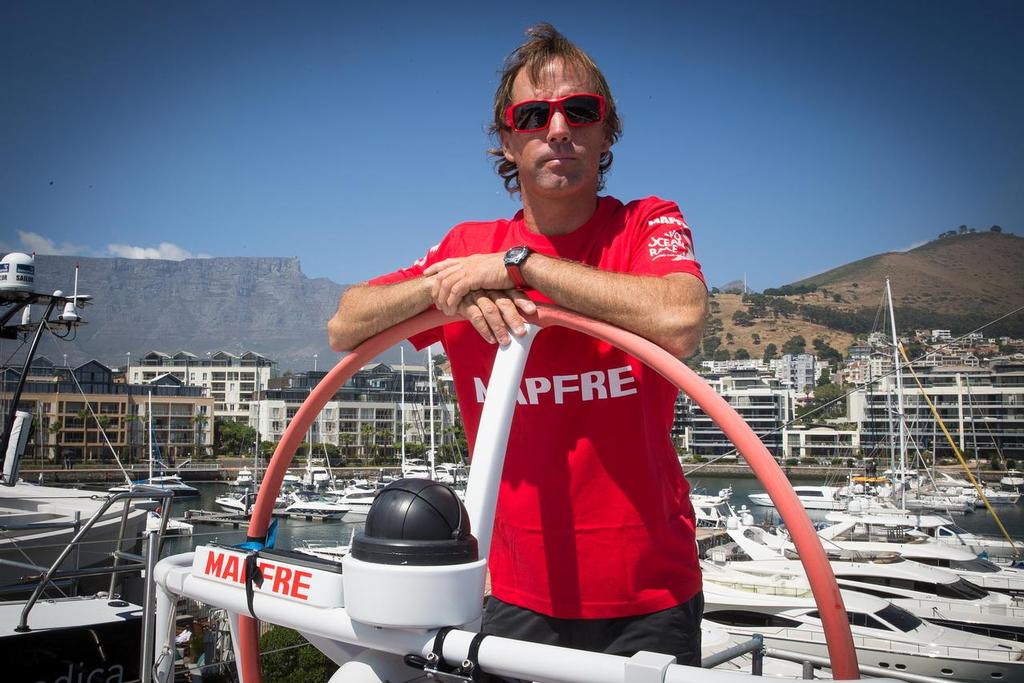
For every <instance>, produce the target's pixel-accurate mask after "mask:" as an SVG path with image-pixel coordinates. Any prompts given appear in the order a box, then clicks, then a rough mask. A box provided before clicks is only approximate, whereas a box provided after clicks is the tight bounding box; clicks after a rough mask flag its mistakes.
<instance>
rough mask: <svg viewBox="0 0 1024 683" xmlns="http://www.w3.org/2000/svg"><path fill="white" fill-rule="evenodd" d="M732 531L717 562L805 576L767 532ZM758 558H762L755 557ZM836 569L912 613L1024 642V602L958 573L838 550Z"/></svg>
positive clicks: (843, 580) (858, 587) (849, 586)
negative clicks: (728, 547) (771, 544)
mask: <svg viewBox="0 0 1024 683" xmlns="http://www.w3.org/2000/svg"><path fill="white" fill-rule="evenodd" d="M726 533H727V534H728V535H729V536H730V538H731V539H732V545H734V546H735V548H734V549H732V550H733V552H732V553H731V555H732V556H733V557H742V558H744V559H733V560H730V559H727V558H726V557H725V554H724V553H721V552H710V553H709V555H710V557H711V558H712V562H713V563H714V564H715V565H716V566H719V567H726V568H728V569H730V570H735V571H739V572H743V573H747V574H751V575H754V576H758V577H762V578H765V579H770V578H775V577H784V578H787V579H789V580H791V581H805V582H806V580H807V575H806V573H805V571H804V568H803V565H802V564H801V563H800V562H799V560H798V559H796V557H795V554H794V553H792V552H789V553H785V554H779V552H778V551H777V550H773V549H770V548H768V547H767V546H766V545H765V544H764V543H763V541H764V537H765V534H764V531H763V530H762V529H760V528H758V527H751V526H749V525H744V526H740V525H737V524H728V525H727V529H726ZM752 557H756V558H758V559H750V558H752ZM830 564H831V566H832V571H833V573H834V574H835V576H836V580H837V581H838V582H839V586H840V588H842V589H844V590H849V591H856V592H859V593H864V594H867V595H873V596H875V597H879V598H883V599H886V600H888V601H890V602H891V603H892V604H894V605H897V606H899V607H902V608H903V609H906V610H907V611H908V612H910V613H911V614H914V615H915V616H917V617H919V618H921V619H924V620H926V621H931V622H933V623H937V624H939V625H941V626H948V627H950V628H955V629H958V630H962V631H970V632H972V633H980V634H982V635H990V636H993V637H997V638H1004V639H1010V640H1019V641H1024V604H1022V603H1019V602H1018V601H1017V600H1015V599H1014V598H1012V597H1010V596H1008V595H1006V594H1003V593H993V592H989V591H988V590H986V589H984V588H982V587H980V586H978V585H976V584H974V583H972V582H971V581H970V580H968V579H964V578H962V577H960V576H957V575H956V574H952V573H950V572H945V571H942V570H940V569H937V568H934V567H929V566H927V565H923V564H919V563H917V562H913V561H909V560H905V559H904V558H902V557H900V556H899V555H895V554H889V555H877V556H875V557H872V558H860V557H857V556H856V555H850V554H847V555H833V556H832V557H831V558H830Z"/></svg>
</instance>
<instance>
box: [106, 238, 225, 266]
mask: <svg viewBox="0 0 1024 683" xmlns="http://www.w3.org/2000/svg"><path fill="white" fill-rule="evenodd" d="M107 253H108V254H110V255H111V256H120V257H121V258H134V259H165V260H167V261H184V260H185V259H189V258H209V255H208V254H193V253H192V252H190V251H189V250H188V249H183V248H182V247H179V246H178V245H177V244H172V243H171V242H161V243H160V244H159V245H158V246H156V247H136V246H132V245H130V244H108V245H107Z"/></svg>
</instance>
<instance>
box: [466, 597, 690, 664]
mask: <svg viewBox="0 0 1024 683" xmlns="http://www.w3.org/2000/svg"><path fill="white" fill-rule="evenodd" d="M703 615H704V594H703V593H697V595H695V596H693V597H692V598H690V599H689V600H688V601H686V602H684V603H683V604H681V605H676V606H675V607H670V608H668V609H664V610H661V611H660V612H652V613H651V614H640V615H637V616H633V617H619V618H617V619H556V618H555V617H549V616H547V615H544V614H539V613H537V612H534V611H532V610H528V609H526V608H524V607H516V606H515V605H510V604H509V603H507V602H502V601H501V600H498V599H497V598H495V597H494V596H491V597H489V598H487V604H486V605H484V616H483V625H482V627H481V629H480V630H481V631H483V632H484V633H489V634H491V635H496V636H502V637H505V638H516V639H518V640H526V641H530V642H533V643H543V644H545V645H559V646H561V647H571V648H576V649H578V650H589V651H591V652H603V653H605V654H610V655H621V656H623V657H632V656H633V655H635V654H636V653H637V652H639V651H641V650H647V651H648V652H659V653H662V654H667V655H673V656H674V657H675V658H676V663H678V664H687V665H690V666H700V659H701V657H700V621H701V617H703Z"/></svg>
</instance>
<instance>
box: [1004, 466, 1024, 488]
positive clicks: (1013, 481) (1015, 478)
mask: <svg viewBox="0 0 1024 683" xmlns="http://www.w3.org/2000/svg"><path fill="white" fill-rule="evenodd" d="M999 487H1000V488H1001V489H1003V490H1004V491H1016V492H1017V493H1024V472H1019V471H1017V470H1007V471H1006V474H1004V475H1003V476H1002V477H1001V478H1000V479H999Z"/></svg>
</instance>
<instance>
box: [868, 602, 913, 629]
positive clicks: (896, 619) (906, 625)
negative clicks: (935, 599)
mask: <svg viewBox="0 0 1024 683" xmlns="http://www.w3.org/2000/svg"><path fill="white" fill-rule="evenodd" d="M875 616H876V617H879V618H880V619H882V621H884V622H886V623H887V624H892V625H893V626H895V627H896V628H898V629H899V630H900V631H903V632H904V633H906V632H908V631H913V630H914V629H916V628H917V627H918V626H920V625H921V620H920V619H918V618H917V617H915V616H914V615H913V614H911V613H910V612H908V611H907V610H905V609H903V608H902V607H897V606H896V605H887V606H885V607H883V608H882V609H880V610H878V611H877V612H875Z"/></svg>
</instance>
